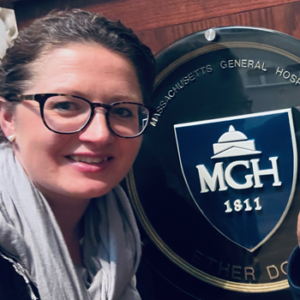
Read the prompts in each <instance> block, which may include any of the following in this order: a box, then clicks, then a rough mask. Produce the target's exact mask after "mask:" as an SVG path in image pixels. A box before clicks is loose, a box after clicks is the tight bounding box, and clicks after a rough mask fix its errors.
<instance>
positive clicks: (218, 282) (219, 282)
mask: <svg viewBox="0 0 300 300" xmlns="http://www.w3.org/2000/svg"><path fill="white" fill-rule="evenodd" d="M254 29H256V28H254ZM280 34H281V33H280ZM281 35H283V36H284V34H281ZM226 48H253V49H260V50H267V51H271V52H274V53H277V54H280V55H282V56H285V57H288V58H290V59H291V60H294V61H295V62H297V63H300V58H299V57H298V56H296V55H294V54H292V53H290V52H287V51H285V50H283V49H280V48H278V47H274V46H271V45H267V44H263V43H255V42H246V41H245V42H244V41H243V42H239V41H234V42H220V43H216V44H212V45H207V46H203V47H201V48H198V49H196V50H194V51H192V52H189V53H187V54H185V55H183V56H182V57H180V58H179V59H177V60H175V61H174V62H172V63H171V64H169V65H168V66H167V67H166V68H164V69H163V70H162V71H161V72H160V73H159V74H158V75H157V76H156V80H155V85H154V90H155V89H156V88H157V87H158V85H159V84H160V83H161V82H162V81H163V80H164V79H165V78H166V77H167V76H168V75H169V74H170V73H172V72H173V71H174V70H175V69H177V68H178V67H179V66H181V65H182V64H184V63H186V62H188V61H189V60H191V59H193V58H195V57H197V56H200V55H203V54H206V53H209V52H213V51H218V50H222V49H226ZM126 184H127V188H128V192H129V196H130V199H131V203H132V205H133V208H134V210H135V212H136V215H137V217H138V219H139V221H140V223H141V225H142V227H143V229H144V230H145V231H146V233H147V235H148V236H149V238H150V239H151V240H152V241H153V242H154V244H155V245H156V246H157V247H158V249H159V250H160V251H161V252H162V253H163V254H164V255H165V256H166V257H167V258H168V259H169V260H171V261H172V262H173V263H174V264H176V265H177V266H178V267H180V268H181V269H182V270H184V271H185V272H187V273H189V274H190V275H192V276H194V277H196V278H198V279H200V280H202V281H204V282H206V283H209V284H211V285H214V286H216V287H219V288H222V289H226V290H230V291H235V292H242V293H268V292H274V291H279V290H283V289H287V288H288V287H289V284H288V281H287V280H286V279H285V280H281V281H277V282H272V283H258V284H247V283H238V282H233V281H229V280H224V279H220V278H218V277H215V276H212V275H209V274H207V273H206V272H204V271H201V270H199V269H197V268H196V267H194V266H193V265H191V264H190V263H188V262H187V261H185V260H184V259H182V258H181V257H180V256H179V255H177V254H176V253H175V252H174V251H173V250H172V249H171V248H170V247H168V245H167V244H166V243H165V242H164V241H163V240H162V238H161V237H160V236H159V235H158V233H157V232H156V230H155V229H154V228H153V226H152V224H151V222H150V220H149V219H148V217H147V215H146V213H145V211H144V209H143V206H142V204H141V202H140V200H139V196H138V192H137V188H136V184H135V178H134V173H133V169H131V170H130V172H129V173H128V175H127V177H126Z"/></svg>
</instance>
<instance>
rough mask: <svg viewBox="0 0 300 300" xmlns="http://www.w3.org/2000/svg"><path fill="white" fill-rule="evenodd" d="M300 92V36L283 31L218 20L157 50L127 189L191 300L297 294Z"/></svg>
mask: <svg viewBox="0 0 300 300" xmlns="http://www.w3.org/2000/svg"><path fill="white" fill-rule="evenodd" d="M299 96H300V42H299V41H298V40H296V39H294V38H292V37H290V36H287V35H284V34H282V33H278V32H274V31H268V30H262V29H257V28H245V27H228V28H216V29H211V30H209V31H206V32H199V33H196V34H193V35H191V36H188V37H186V38H184V39H182V40H180V41H178V42H176V43H174V44H173V45H171V46H169V47H168V48H167V49H165V50H163V51H162V52H161V53H159V54H158V56H157V77H156V83H155V90H154V93H153V96H152V99H151V101H150V103H148V104H150V105H152V106H154V107H156V113H155V114H154V116H153V117H152V120H151V125H152V126H151V125H150V126H149V127H150V128H149V129H148V130H147V132H146V133H145V135H144V140H143V145H142V148H141V151H140V153H139V156H138V158H137V161H136V163H135V164H134V167H133V169H132V170H131V172H130V174H129V175H128V177H127V187H128V190H129V193H130V197H131V200H132V203H133V206H134V209H135V212H136V214H137V217H138V220H139V222H140V224H141V226H142V228H143V230H144V231H145V233H146V234H147V237H145V240H147V239H149V243H148V242H147V241H146V242H145V243H146V246H145V249H144V256H145V257H146V259H147V260H148V261H149V262H150V263H151V266H152V267H153V268H154V269H155V270H156V271H157V272H158V273H160V274H161V275H162V276H164V277H165V278H166V279H167V280H169V281H170V282H171V283H173V284H174V285H176V286H178V287H179V288H180V289H182V290H184V291H185V292H186V293H188V294H190V295H192V297H194V298H198V299H204V300H207V299H231V300H232V299H248V298H247V297H249V294H251V295H252V296H253V294H255V297H256V298H255V299H268V297H270V299H271V297H272V299H282V297H286V299H292V297H291V294H290V292H289V290H288V283H287V280H286V267H287V260H288V257H289V255H290V253H291V251H292V249H293V248H294V247H295V245H296V244H297V241H296V234H295V229H296V219H297V214H298V211H299V208H300V199H299V197H300V195H299V192H300V190H299V187H298V186H299V185H298V184H297V172H298V159H297V157H298V151H297V144H299V138H298V133H299V128H300V127H299V126H300V125H299V124H300V123H299V121H300V113H299V105H300V97H299ZM298 148H299V145H298ZM253 297H254V296H253Z"/></svg>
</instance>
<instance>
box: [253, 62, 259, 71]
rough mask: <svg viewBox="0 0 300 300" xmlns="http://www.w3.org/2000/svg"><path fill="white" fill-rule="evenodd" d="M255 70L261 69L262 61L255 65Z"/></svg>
mask: <svg viewBox="0 0 300 300" xmlns="http://www.w3.org/2000/svg"><path fill="white" fill-rule="evenodd" d="M254 69H260V61H258V62H257V63H256V64H255V66H254Z"/></svg>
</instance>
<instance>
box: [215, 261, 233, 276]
mask: <svg viewBox="0 0 300 300" xmlns="http://www.w3.org/2000/svg"><path fill="white" fill-rule="evenodd" d="M222 265H223V263H222V262H220V265H219V271H218V274H219V275H221V272H222V271H225V272H226V277H228V273H229V269H230V264H227V267H223V266H222Z"/></svg>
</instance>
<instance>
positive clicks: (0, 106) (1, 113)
mask: <svg viewBox="0 0 300 300" xmlns="http://www.w3.org/2000/svg"><path fill="white" fill-rule="evenodd" d="M0 127H1V129H2V131H3V133H4V134H5V136H6V137H8V136H10V135H13V134H15V127H14V122H13V113H12V112H11V111H10V110H9V109H8V107H7V101H6V100H5V99H4V98H3V97H0Z"/></svg>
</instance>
